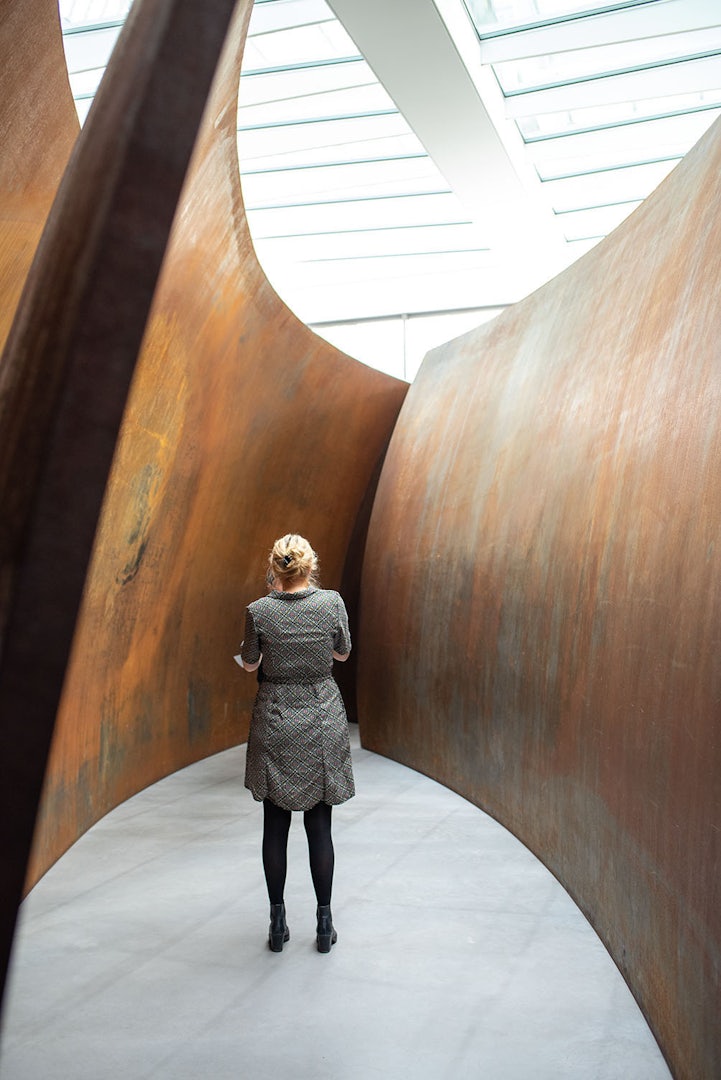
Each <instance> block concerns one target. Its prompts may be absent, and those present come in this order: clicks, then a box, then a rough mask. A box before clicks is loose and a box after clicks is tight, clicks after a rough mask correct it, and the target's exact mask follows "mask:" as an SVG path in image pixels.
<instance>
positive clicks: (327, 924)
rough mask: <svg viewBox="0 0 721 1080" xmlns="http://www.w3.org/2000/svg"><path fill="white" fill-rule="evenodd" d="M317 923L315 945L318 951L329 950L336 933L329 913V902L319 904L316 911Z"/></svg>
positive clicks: (336, 937)
mask: <svg viewBox="0 0 721 1080" xmlns="http://www.w3.org/2000/svg"><path fill="white" fill-rule="evenodd" d="M316 914H317V918H318V925H317V927H316V939H315V940H316V945H317V946H318V952H322V953H328V952H330V947H331V945H335V943H336V941H337V940H338V934H337V933H336V931H335V930H334V928H333V919H332V917H331V913H330V904H319V905H318V911H317V913H316Z"/></svg>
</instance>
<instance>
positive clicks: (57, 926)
mask: <svg viewBox="0 0 721 1080" xmlns="http://www.w3.org/2000/svg"><path fill="white" fill-rule="evenodd" d="M353 731H354V733H355V732H356V729H353ZM354 738H355V741H356V745H355V746H354V761H355V769H356V781H357V787H358V792H359V794H358V795H357V797H356V798H355V799H353V800H352V801H351V802H349V803H346V804H345V805H344V806H341V807H338V808H337V809H336V810H335V811H334V822H335V824H334V835H335V842H336V882H335V891H334V901H333V913H334V919H335V922H336V924H337V927H338V933H339V941H338V944H337V945H336V946H335V947H334V948H333V950H332V952H331V953H330V955H328V956H324V955H321V954H319V953H318V952H317V951H316V949H315V942H314V931H315V923H314V915H315V901H314V898H313V895H312V888H311V882H310V874H309V871H308V868H307V862H306V849H305V836H304V832H303V828H302V823H301V818H300V815H294V822H293V828H292V830H291V841H290V857H289V874H288V887H287V890H286V902H287V907H288V919H289V924H290V928H291V941H290V942H289V944H288V945H286V947H285V949H284V951H283V952H282V953H281V954H275V953H271V952H270V951H269V950H268V948H267V944H266V932H267V903H266V899H265V891H264V885H263V880H262V874H261V867H260V857H259V839H260V827H261V812H260V808H259V806H258V804H256V803H254V802H253V800H252V798H251V796H250V795H249V793H248V792H246V791H245V790H244V788H243V787H242V774H243V765H244V753H245V750H244V747H239V748H237V749H234V750H229V751H227V752H226V753H223V754H219V755H217V756H216V757H213V758H210V759H208V760H207V761H204V762H200V763H198V764H196V765H193V766H191V767H190V768H188V769H184V770H182V771H181V772H179V773H176V774H175V775H174V776H171V777H168V778H167V779H166V780H163V781H162V782H161V783H159V784H156V785H155V786H154V787H152V788H150V789H148V790H147V791H145V792H142V793H141V794H140V795H137V796H136V797H135V798H133V799H130V800H129V801H128V802H127V803H125V804H124V805H123V806H121V807H119V808H118V809H117V810H115V811H113V813H111V814H109V815H108V816H107V817H106V818H105V819H104V820H103V821H101V822H100V823H99V824H98V825H96V826H95V827H94V828H93V829H91V830H90V832H89V833H87V834H86V835H85V836H84V837H82V839H81V840H80V841H78V843H77V844H76V845H75V846H74V847H73V848H72V850H71V851H70V852H68V854H67V855H66V856H64V858H62V859H61V860H60V862H59V863H58V864H57V865H56V866H55V867H53V869H52V870H50V872H49V873H48V874H47V875H46V876H45V877H44V878H43V880H42V881H41V882H40V883H39V884H38V885H37V886H36V888H35V889H34V890H33V892H32V893H31V895H30V896H29V897H28V899H27V900H26V902H25V904H24V907H23V911H22V915H21V924H20V930H19V934H18V938H17V944H16V949H15V955H14V962H13V969H12V975H11V982H10V990H9V995H8V999H7V1002H6V1009H5V1016H4V1024H3V1043H2V1056H1V1058H0V1077H1V1078H2V1080H145V1078H148V1077H155V1078H160V1080H201V1078H202V1080H204V1078H208V1080H226V1078H227V1080H230V1078H233V1080H238V1078H240V1077H248V1078H252V1080H266V1078H267V1080H284V1078H286V1077H287V1078H293V1080H371V1078H374V1077H383V1078H391V1080H394V1078H401V1077H403V1078H405V1077H409V1078H413V1080H425V1078H431V1080H446V1078H447V1080H466V1078H468V1080H471V1078H474V1080H475V1078H484V1080H566V1078H568V1080H668V1077H669V1076H670V1073H669V1072H668V1069H667V1067H666V1065H665V1064H664V1061H663V1059H662V1057H661V1054H660V1052H659V1050H658V1048H657V1046H656V1043H655V1041H654V1039H653V1037H652V1035H651V1034H650V1032H649V1030H648V1027H647V1025H646V1023H645V1021H644V1019H643V1017H642V1016H641V1014H640V1012H639V1010H638V1008H637V1006H636V1004H635V1002H634V1000H633V998H632V996H631V994H630V993H629V991H628V989H627V988H626V986H625V984H624V982H623V980H622V979H621V977H620V975H619V974H618V971H617V970H616V968H615V966H614V964H613V963H612V961H611V960H610V958H609V956H608V955H607V953H606V952H605V950H604V948H603V946H602V945H601V944H600V942H599V941H598V939H597V938H596V936H595V934H594V933H593V931H592V930H591V928H590V927H589V925H588V924H587V922H586V921H585V919H584V918H583V916H582V915H581V914H580V912H579V911H578V910H577V908H576V907H575V905H574V904H573V903H572V902H571V900H570V899H569V898H568V896H567V895H566V893H565V892H564V890H563V889H562V888H561V886H560V885H559V884H558V883H557V882H556V881H555V879H554V878H553V877H552V876H551V875H550V874H549V873H548V872H547V871H546V870H545V869H544V868H543V867H542V866H541V864H540V863H539V862H538V861H537V860H536V859H535V858H534V857H533V856H532V855H531V854H530V853H529V852H528V851H527V850H526V849H525V848H524V847H523V846H522V845H521V844H519V843H518V841H516V840H515V839H514V838H513V837H512V836H510V835H509V834H508V833H507V832H506V831H505V830H504V829H503V828H501V827H500V826H499V825H498V824H497V823H495V822H494V821H492V820H491V819H490V818H488V817H487V816H486V815H484V814H483V813H481V812H480V811H479V810H477V809H476V808H475V807H473V806H471V805H470V804H469V803H467V802H465V801H464V800H463V799H461V798H459V797H458V796H457V795H454V794H453V793H452V792H450V791H447V790H445V789H444V788H442V787H440V786H439V785H437V784H434V783H433V782H432V781H430V780H428V779H426V778H425V777H422V776H420V775H418V774H417V773H414V772H412V771H411V770H409V769H405V768H403V767H402V766H399V765H396V764H395V763H393V762H390V761H387V760H385V759H384V758H380V757H377V756H375V755H373V754H370V753H368V752H367V751H365V750H362V749H360V748H359V747H358V745H357V737H356V736H355V735H354Z"/></svg>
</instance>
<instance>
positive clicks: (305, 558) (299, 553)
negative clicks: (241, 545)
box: [268, 533, 318, 585]
mask: <svg viewBox="0 0 721 1080" xmlns="http://www.w3.org/2000/svg"><path fill="white" fill-rule="evenodd" d="M271 578H272V580H273V581H279V582H282V583H283V584H286V583H289V582H293V581H298V580H299V579H302V578H308V583H309V584H310V585H316V584H317V583H318V556H317V555H316V553H315V552H314V551H313V548H312V547H311V546H310V544H309V543H308V541H307V540H306V539H305V537H304V536H299V535H298V534H297V533H288V534H287V535H286V536H281V538H280V540H276V542H275V543H274V544H273V550H272V551H271V553H270V555H269V557H268V579H269V581H270V579H271Z"/></svg>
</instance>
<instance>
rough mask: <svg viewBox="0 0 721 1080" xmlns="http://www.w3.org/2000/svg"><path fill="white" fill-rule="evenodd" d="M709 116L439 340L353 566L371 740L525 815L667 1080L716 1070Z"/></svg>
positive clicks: (720, 600)
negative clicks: (515, 285) (633, 186)
mask: <svg viewBox="0 0 721 1080" xmlns="http://www.w3.org/2000/svg"><path fill="white" fill-rule="evenodd" d="M720 209H721V127H719V126H718V125H717V126H716V127H715V128H714V129H712V131H711V133H710V134H709V135H708V137H707V138H706V139H705V140H704V141H703V142H702V143H701V144H700V145H699V146H697V147H696V148H695V149H694V150H693V151H692V152H691V153H690V154H689V155H688V157H687V159H686V160H684V162H682V163H681V164H680V165H679V166H678V168H677V169H676V170H675V172H674V173H673V174H672V175H671V176H670V178H669V179H668V180H667V181H666V182H665V183H664V184H663V185H662V187H661V188H659V189H658V190H657V191H656V192H655V193H654V194H653V195H652V196H651V197H650V198H649V199H648V200H647V202H646V203H644V204H643V205H642V206H641V207H640V208H639V209H638V210H637V211H636V212H635V213H634V214H633V215H632V217H630V218H629V219H628V220H627V221H626V222H625V223H624V224H623V225H622V226H621V227H620V228H619V229H618V230H617V231H616V232H615V233H614V234H613V235H612V236H611V237H609V238H608V239H607V240H606V241H605V242H603V243H602V244H601V245H600V246H599V247H598V248H596V249H595V250H594V251H592V252H591V253H590V254H589V255H587V256H586V257H585V258H583V259H582V260H581V261H580V262H579V263H577V264H576V265H575V266H573V267H571V268H570V269H569V270H567V271H566V272H565V273H563V274H562V275H561V276H560V277H558V278H557V279H555V280H554V281H552V282H551V283H549V284H548V285H547V286H545V287H544V288H542V289H541V290H540V291H538V292H537V293H535V294H533V295H532V296H530V297H529V298H527V299H526V300H525V301H523V302H522V303H520V304H518V305H516V307H515V308H513V309H510V310H508V311H507V312H505V313H504V314H503V315H501V316H500V317H499V318H497V319H496V320H495V321H494V322H492V323H490V324H488V325H487V326H484V327H482V328H480V329H478V330H477V331H474V332H473V333H471V334H468V335H466V336H465V337H462V338H460V339H458V340H457V341H455V342H451V343H449V344H448V345H446V346H443V347H442V348H440V349H437V350H435V351H434V352H432V353H430V354H429V355H428V357H427V358H426V360H425V362H424V364H423V366H422V368H421V371H420V374H419V376H418V378H417V380H416V382H415V383H414V384H413V386H412V387H411V390H410V392H409V395H408V397H407V399H406V402H405V405H404V407H403V409H402V411H401V415H400V418H399V421H398V424H397V426H396V429H395V432H394V435H393V439H392V441H391V445H390V448H389V452H388V455H387V457H386V461H385V465H384V468H383V472H382V474H381V480H380V484H379V487H378V491H377V496H376V501H375V505H374V509H373V514H372V518H371V525H370V532H369V536H368V545H367V549H366V560H365V564H364V569H363V579H362V597H363V606H362V622H361V635H360V670H359V711H360V722H361V733H362V737H363V742H364V745H365V746H367V747H369V748H370V749H371V750H375V751H378V752H381V753H383V754H387V755H389V756H391V757H393V758H396V759H397V760H399V761H402V762H404V763H405V764H407V765H410V766H412V767H414V768H416V769H419V770H421V771H422V772H424V773H427V774H428V775H430V776H433V777H435V778H436V779H438V780H440V781H441V782H443V783H444V784H447V785H448V786H450V787H452V788H453V789H455V790H456V791H459V792H460V793H461V794H463V795H464V796H466V797H467V798H469V799H471V800H473V801H474V802H476V803H477V804H478V805H479V806H482V807H484V808H485V809H486V810H488V811H490V813H492V814H493V815H494V816H495V817H497V818H498V819H499V820H500V821H502V822H503V823H504V824H505V825H507V826H508V827H509V828H510V829H511V830H512V831H513V832H514V833H516V834H517V835H518V836H519V837H520V838H521V839H522V840H523V841H524V842H525V843H526V844H527V845H528V846H529V847H530V848H531V849H532V850H533V851H534V852H536V853H537V854H538V855H539V856H540V857H541V858H542V859H543V860H544V862H545V863H546V864H547V865H548V866H549V867H550V868H551V869H552V870H553V872H554V873H555V874H556V875H557V876H558V878H559V879H560V880H561V881H562V882H563V884H564V885H565V886H566V887H567V888H568V890H569V891H570V892H571V894H572V895H573V896H574V897H575V899H576V900H577V901H578V903H579V904H580V906H581V908H582V909H583V910H584V912H586V914H587V915H588V917H589V918H590V920H591V922H592V923H593V925H594V926H595V927H596V928H597V930H598V932H599V933H600V935H601V937H602V938H603V940H604V941H605V942H606V943H607V946H608V948H609V950H610V952H611V954H612V955H613V957H614V959H615V960H616V962H617V964H618V965H619V967H620V969H621V970H622V972H623V974H624V976H625V977H626V979H627V980H628V982H629V984H630V986H631V988H632V989H633V991H634V993H635V995H636V996H637V998H638V1000H639V1002H640V1004H641V1006H642V1008H643V1009H644V1011H645V1013H646V1015H647V1016H648V1018H649V1020H650V1023H651V1025H652V1027H653V1030H654V1032H655V1033H656V1035H657V1038H658V1039H659V1042H660V1045H661V1047H662V1049H663V1051H664V1052H665V1054H666V1055H667V1057H668V1060H669V1062H670V1063H671V1065H672V1067H673V1069H674V1070H675V1075H676V1076H678V1077H685V1078H687V1080H702V1078H705V1080H713V1078H716V1077H718V1076H721V1025H719V1005H720V1003H721V997H720V994H719V991H720V981H719V964H720V956H719V947H720V944H721V862H720V855H721V850H720V848H721V779H720V777H721V738H720V724H721V719H720V718H721V712H720V703H721V648H720V647H719V645H720V640H721V638H720V634H721V573H720V570H721V566H720V560H721V485H720V484H719V476H721V299H720V297H721V257H720V255H719V253H720V252H721V214H720V213H719V210H720Z"/></svg>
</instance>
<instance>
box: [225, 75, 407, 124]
mask: <svg viewBox="0 0 721 1080" xmlns="http://www.w3.org/2000/svg"><path fill="white" fill-rule="evenodd" d="M381 111H385V112H397V111H398V110H397V109H396V107H395V105H394V104H393V102H392V101H391V99H390V97H389V96H388V94H387V93H386V91H385V90H384V89H383V87H382V86H381V85H380V84H379V83H375V84H371V85H370V86H351V87H344V88H342V89H340V90H327V91H326V92H325V93H320V94H306V95H302V96H298V97H293V98H291V99H289V100H287V101H285V102H284V103H283V121H284V122H286V121H287V122H288V123H292V122H293V121H306V120H316V119H319V118H336V117H342V116H354V115H356V116H357V115H358V114H359V113H372V112H381ZM277 122H278V102H277V101H270V102H259V103H258V104H256V105H242V106H241V107H240V108H239V109H238V128H239V129H241V128H246V127H254V126H258V127H261V126H264V125H266V124H276V123H277Z"/></svg>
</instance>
